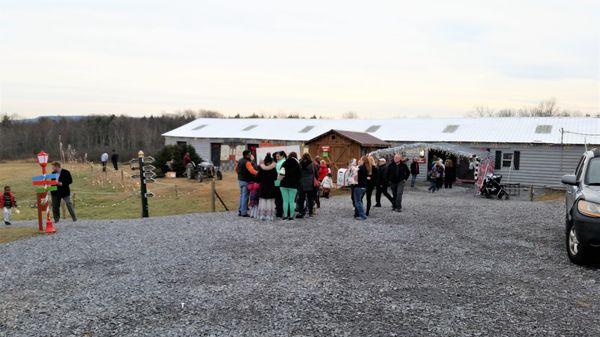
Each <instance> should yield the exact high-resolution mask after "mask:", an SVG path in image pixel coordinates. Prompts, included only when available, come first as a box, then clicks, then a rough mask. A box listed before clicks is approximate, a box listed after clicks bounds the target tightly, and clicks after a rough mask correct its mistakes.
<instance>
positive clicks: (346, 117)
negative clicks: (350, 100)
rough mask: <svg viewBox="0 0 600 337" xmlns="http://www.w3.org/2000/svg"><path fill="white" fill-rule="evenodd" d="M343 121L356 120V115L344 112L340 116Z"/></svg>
mask: <svg viewBox="0 0 600 337" xmlns="http://www.w3.org/2000/svg"><path fill="white" fill-rule="evenodd" d="M342 118H343V119H358V114H357V113H356V112H354V111H348V112H344V113H343V114H342Z"/></svg>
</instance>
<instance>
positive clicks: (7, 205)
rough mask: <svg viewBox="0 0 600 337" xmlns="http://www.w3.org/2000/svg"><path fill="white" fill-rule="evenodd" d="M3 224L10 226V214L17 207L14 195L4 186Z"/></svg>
mask: <svg viewBox="0 0 600 337" xmlns="http://www.w3.org/2000/svg"><path fill="white" fill-rule="evenodd" d="M3 206H4V224H5V225H7V226H10V214H11V209H12V208H13V207H15V208H16V207H17V201H16V200H15V195H14V194H12V192H11V191H10V186H4V204H3Z"/></svg>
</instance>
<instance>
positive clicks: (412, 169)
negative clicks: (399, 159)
mask: <svg viewBox="0 0 600 337" xmlns="http://www.w3.org/2000/svg"><path fill="white" fill-rule="evenodd" d="M410 174H415V175H416V174H419V163H416V162H414V161H413V162H412V163H410Z"/></svg>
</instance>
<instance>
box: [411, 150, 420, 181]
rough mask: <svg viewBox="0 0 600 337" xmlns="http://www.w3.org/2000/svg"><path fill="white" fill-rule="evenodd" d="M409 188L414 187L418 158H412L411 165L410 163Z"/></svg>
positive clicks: (417, 170)
mask: <svg viewBox="0 0 600 337" xmlns="http://www.w3.org/2000/svg"><path fill="white" fill-rule="evenodd" d="M410 175H411V179H410V187H415V183H416V182H417V176H418V175H419V158H417V157H414V158H413V160H412V163H410Z"/></svg>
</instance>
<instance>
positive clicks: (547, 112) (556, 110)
mask: <svg viewBox="0 0 600 337" xmlns="http://www.w3.org/2000/svg"><path fill="white" fill-rule="evenodd" d="M468 116H469V117H583V116H586V117H600V115H591V114H583V113H581V112H580V111H571V110H567V109H563V108H561V107H560V106H559V105H558V103H557V102H556V99H554V98H551V99H547V100H543V101H541V102H540V103H539V104H537V105H535V106H524V107H521V108H516V109H515V108H503V109H498V110H495V109H492V108H490V107H488V106H476V107H475V109H474V110H473V111H472V112H470V113H469V114H468Z"/></svg>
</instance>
